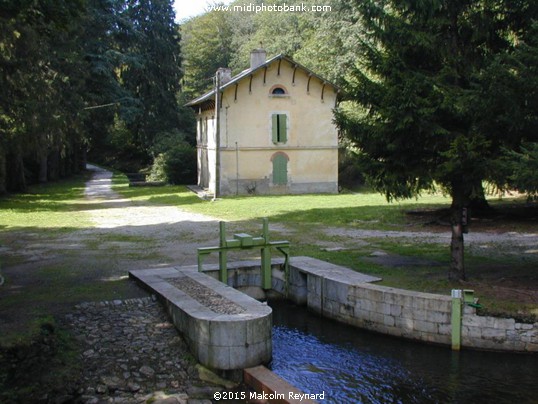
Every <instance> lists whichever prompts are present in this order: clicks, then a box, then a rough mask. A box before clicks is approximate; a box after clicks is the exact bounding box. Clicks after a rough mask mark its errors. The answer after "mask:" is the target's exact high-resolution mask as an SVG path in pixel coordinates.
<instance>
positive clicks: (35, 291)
mask: <svg viewBox="0 0 538 404" xmlns="http://www.w3.org/2000/svg"><path fill="white" fill-rule="evenodd" d="M88 168H89V169H90V170H92V171H93V176H92V178H91V180H89V181H88V182H87V184H86V188H85V199H84V201H81V203H80V205H79V207H78V210H77V211H76V212H74V213H73V214H79V215H84V217H88V216H89V218H90V220H91V222H92V223H93V226H92V227H90V228H82V229H78V230H75V231H69V232H65V233H62V232H56V231H55V232H50V233H48V232H42V231H41V232H37V231H32V230H31V228H29V229H28V230H25V229H23V230H18V231H13V232H7V233H4V234H3V236H4V239H3V240H2V251H0V252H1V253H2V254H3V255H5V256H7V261H4V262H7V263H8V264H9V265H4V266H3V267H2V272H3V275H4V276H5V278H6V283H5V284H4V285H3V286H2V290H0V298H2V296H4V297H7V298H8V299H11V300H10V303H9V305H8V307H7V308H6V310H4V311H3V312H2V313H0V332H1V331H2V329H4V327H7V328H9V327H12V326H14V324H16V323H17V322H18V320H19V319H20V318H21V316H22V317H24V315H26V314H27V313H29V315H31V314H32V313H35V312H36V311H37V312H45V313H46V312H51V313H57V312H65V311H67V310H69V309H70V308H71V307H72V306H73V305H74V304H76V303H78V302H79V301H80V300H77V299H81V298H82V299H84V298H85V297H86V296H87V299H93V300H95V299H102V300H107V299H114V298H133V297H142V296H145V292H144V291H142V290H141V289H140V288H138V287H137V286H136V285H134V284H133V283H132V282H128V281H126V280H125V279H126V277H127V273H128V271H129V270H130V269H143V268H152V267H162V266H168V265H192V264H195V263H196V258H197V255H196V248H197V247H200V246H209V245H216V244H217V243H218V223H217V220H216V219H214V218H211V217H208V216H203V215H199V214H193V213H188V212H186V211H183V210H181V209H180V208H178V207H172V206H166V205H161V206H160V205H155V204H144V203H137V202H131V201H130V200H126V199H122V197H121V196H120V195H118V194H117V193H115V192H114V191H113V189H112V181H111V178H112V173H111V172H109V171H106V170H103V169H100V168H98V167H95V166H89V167H88ZM238 226H239V227H241V228H240V229H236V228H235V227H238ZM258 227H259V223H257V222H256V223H232V224H230V226H229V232H230V233H231V232H233V231H235V230H241V231H246V232H252V229H253V228H256V229H257V228H258ZM270 227H271V231H272V232H274V233H275V235H277V237H282V236H284V237H286V236H290V238H292V239H293V238H294V237H293V236H294V235H295V233H296V232H297V231H299V230H297V229H296V228H295V227H294V226H293V224H285V223H271V225H270ZM300 236H301V240H302V241H301V242H302V243H303V244H306V245H313V246H318V247H320V248H340V247H343V248H353V247H354V246H361V245H362V246H367V245H368V244H369V243H370V242H371V239H372V238H374V239H379V238H396V239H397V238H402V239H405V240H408V241H409V242H431V243H443V244H446V245H447V246H448V244H449V238H450V233H449V232H448V231H446V232H405V231H403V232H402V231H398V232H394V231H375V230H362V229H357V228H338V227H320V226H318V227H315V229H313V231H311V232H309V233H308V234H301V235H300ZM465 240H466V245H467V247H466V248H470V249H471V250H472V249H478V250H481V251H482V252H484V251H486V252H488V251H491V253H492V254H493V253H502V254H504V253H506V254H528V256H529V257H530V256H531V255H533V256H536V255H537V254H538V234H536V233H528V234H520V233H502V234H494V233H475V232H472V233H470V234H468V235H466V237H465ZM231 258H232V259H233V257H231ZM211 259H212V260H213V261H215V260H216V257H211ZM72 290H76V291H72ZM30 295H31V296H32V297H31V298H25V296H30ZM21 307H24V310H22V313H21Z"/></svg>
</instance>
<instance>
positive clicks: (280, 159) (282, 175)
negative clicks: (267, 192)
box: [273, 153, 288, 185]
mask: <svg viewBox="0 0 538 404" xmlns="http://www.w3.org/2000/svg"><path fill="white" fill-rule="evenodd" d="M287 183H288V156H286V155H285V154H284V153H277V154H275V155H274V156H273V184H274V185H286V184H287Z"/></svg>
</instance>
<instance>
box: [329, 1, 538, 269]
mask: <svg viewBox="0 0 538 404" xmlns="http://www.w3.org/2000/svg"><path fill="white" fill-rule="evenodd" d="M516 3H517V4H516ZM340 14H341V16H342V17H343V20H344V21H346V22H348V23H351V24H353V26H355V27H356V30H355V32H354V37H355V39H356V44H357V45H356V48H355V53H356V54H357V55H362V57H361V58H357V59H356V62H355V65H354V67H353V69H352V70H350V71H349V74H348V76H347V77H346V78H347V82H346V87H345V89H346V91H347V94H348V99H349V100H350V101H351V104H348V105H347V109H346V108H342V110H341V111H340V112H339V113H338V114H337V121H338V124H339V126H340V127H341V129H342V130H343V131H344V132H345V134H346V136H347V137H348V138H349V139H350V140H351V141H352V143H353V144H354V145H355V146H356V147H357V148H358V149H359V150H360V155H361V158H362V159H363V165H362V166H363V167H364V169H365V172H366V175H367V177H368V179H369V181H370V183H371V184H372V185H373V186H374V187H375V188H376V189H377V190H379V191H380V192H383V193H384V194H385V195H386V196H387V198H388V199H398V198H410V197H414V196H417V195H419V194H420V192H422V191H425V190H431V189H434V188H435V187H437V186H441V187H442V188H443V189H444V190H445V191H446V192H447V193H449V194H450V196H451V197H452V211H453V214H452V219H451V222H452V229H453V232H452V234H453V240H452V256H453V262H452V266H451V271H450V273H449V276H450V278H451V279H464V278H465V273H464V267H463V233H462V231H463V228H462V226H463V225H464V224H465V223H464V222H463V220H464V218H465V209H467V208H468V207H469V203H470V201H471V199H472V198H473V197H474V196H475V195H477V194H479V193H480V192H482V181H483V180H489V181H495V182H496V183H497V184H498V185H499V186H500V187H502V186H504V185H505V184H506V183H507V181H508V180H509V178H508V177H507V176H505V175H504V176H503V175H502V172H503V170H502V169H501V165H500V164H497V162H498V160H499V159H501V158H503V156H505V154H506V152H507V150H514V149H515V150H518V148H520V146H521V144H522V142H523V141H536V132H535V130H534V129H533V127H532V126H533V124H534V123H535V119H536V117H537V116H538V114H537V112H538V111H537V109H536V104H535V100H530V99H528V95H526V94H522V93H519V92H518V87H519V86H520V85H521V84H523V81H522V80H523V78H524V77H525V78H527V79H530V76H533V77H534V83H533V84H532V86H533V87H534V85H535V76H536V74H535V66H536V65H528V64H527V63H525V62H524V60H523V59H524V58H529V57H532V56H531V55H535V51H536V48H535V45H534V43H533V38H534V34H532V32H533V31H532V26H533V24H534V21H533V19H532V18H531V17H530V16H532V15H534V16H536V15H537V14H536V6H535V5H534V3H533V2H523V1H521V2H512V1H469V0H461V1H454V0H450V1H448V0H446V1H445V0H431V1H408V2H400V1H383V0H379V1H378V0H371V1H361V2H346V4H344V5H343V6H342V8H341V10H340ZM523 16H525V17H523ZM499 81H501V85H498V82H499ZM527 84H530V83H529V81H528V80H527ZM533 93H535V87H534V88H533V89H532V90H531V92H530V93H529V95H530V94H533Z"/></svg>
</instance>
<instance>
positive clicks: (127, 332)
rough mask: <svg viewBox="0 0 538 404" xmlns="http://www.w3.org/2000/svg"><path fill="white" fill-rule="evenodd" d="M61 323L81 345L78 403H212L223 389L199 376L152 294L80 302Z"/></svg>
mask: <svg viewBox="0 0 538 404" xmlns="http://www.w3.org/2000/svg"><path fill="white" fill-rule="evenodd" d="M65 326H66V327H67V328H68V329H69V330H70V331H71V332H72V333H73V335H74V336H75V338H76V340H77V341H78V342H79V343H80V344H81V345H82V346H81V351H80V352H81V355H80V360H81V362H82V363H83V366H82V367H83V370H82V376H81V378H80V380H79V381H78V385H77V386H76V391H78V392H79V395H78V397H77V399H76V400H73V401H74V402H76V403H85V404H91V403H127V404H129V403H137V404H138V403H145V402H147V401H148V400H149V401H150V402H154V403H183V404H186V403H191V402H193V401H195V402H206V403H210V402H211V401H210V400H211V398H212V397H213V394H214V393H215V392H216V391H221V390H222V387H219V386H215V385H212V384H210V383H208V382H206V381H202V380H200V378H199V377H198V372H197V370H196V368H195V361H193V360H192V357H191V356H190V354H189V353H188V347H187V345H186V343H185V341H184V340H183V339H182V337H181V336H180V335H179V334H178V332H177V330H176V329H175V327H174V326H173V324H172V323H171V322H170V321H169V320H168V318H167V315H166V313H165V312H164V309H163V308H162V307H161V306H160V304H159V303H158V302H156V301H155V299H152V298H151V297H148V298H140V299H127V300H114V301H111V302H98V303H82V304H79V305H77V306H76V307H75V311H74V312H73V313H71V314H69V315H67V316H66V317H65ZM189 393H190V394H189ZM193 393H194V394H193ZM191 394H193V395H194V396H193V397H192V398H191V399H189V396H190V395H191Z"/></svg>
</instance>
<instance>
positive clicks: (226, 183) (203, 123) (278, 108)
mask: <svg viewBox="0 0 538 404" xmlns="http://www.w3.org/2000/svg"><path fill="white" fill-rule="evenodd" d="M215 81H216V86H215V88H214V89H213V90H212V91H210V92H208V93H206V94H204V95H202V96H200V97H198V98H196V99H195V100H192V101H191V102H189V103H188V104H187V105H188V106H190V107H192V108H193V109H194V110H195V112H196V115H197V148H198V185H199V186H200V187H202V188H204V189H206V190H207V191H208V192H209V193H210V194H213V195H217V196H225V195H241V194H301V193H336V192H338V134H337V129H336V127H335V125H334V123H333V109H334V107H335V105H336V102H337V96H338V89H337V88H336V86H335V85H333V84H331V83H330V82H328V81H327V80H325V79H323V78H322V77H320V76H318V75H317V74H315V73H314V72H312V71H310V70H309V69H307V68H305V67H304V66H301V65H300V64H298V63H297V62H295V61H293V60H292V59H290V58H288V57H286V56H283V55H278V56H275V57H273V58H271V59H269V60H266V54H265V51H264V50H262V49H257V50H254V51H253V52H252V53H251V65H250V68H249V69H247V70H245V71H243V72H241V73H240V74H238V75H236V76H234V77H232V76H231V70H230V69H227V68H220V69H219V70H218V72H217V77H216V80H215ZM217 88H218V89H219V91H217ZM217 104H218V105H219V107H216V105H217Z"/></svg>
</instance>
